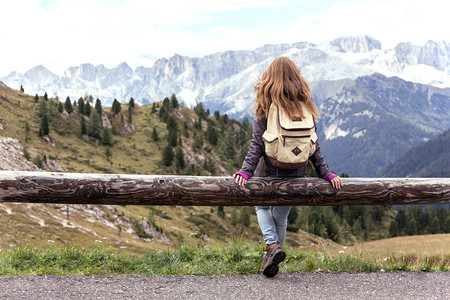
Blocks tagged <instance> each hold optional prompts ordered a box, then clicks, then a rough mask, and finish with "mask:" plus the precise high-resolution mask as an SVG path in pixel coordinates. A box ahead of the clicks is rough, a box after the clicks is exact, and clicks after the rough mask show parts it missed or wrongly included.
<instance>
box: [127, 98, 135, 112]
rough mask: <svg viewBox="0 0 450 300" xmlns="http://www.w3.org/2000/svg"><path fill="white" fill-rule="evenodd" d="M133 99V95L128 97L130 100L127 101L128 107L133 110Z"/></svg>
mask: <svg viewBox="0 0 450 300" xmlns="http://www.w3.org/2000/svg"><path fill="white" fill-rule="evenodd" d="M135 106H136V105H135V104H134V99H133V97H131V98H130V101H129V102H128V109H129V110H133V109H134V108H135Z"/></svg>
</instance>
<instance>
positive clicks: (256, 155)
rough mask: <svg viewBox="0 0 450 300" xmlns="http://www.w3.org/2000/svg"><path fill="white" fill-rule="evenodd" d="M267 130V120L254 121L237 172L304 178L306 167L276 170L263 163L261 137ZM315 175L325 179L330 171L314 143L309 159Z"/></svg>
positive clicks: (251, 174) (263, 155)
mask: <svg viewBox="0 0 450 300" xmlns="http://www.w3.org/2000/svg"><path fill="white" fill-rule="evenodd" d="M266 129H267V119H265V118H264V119H262V120H259V121H256V120H255V121H254V123H253V134H252V140H251V142H250V146H249V149H248V154H247V156H246V157H245V159H244V163H243V164H242V168H241V170H240V171H239V172H242V173H245V174H247V175H249V176H250V177H251V176H276V177H305V176H306V167H300V168H298V169H293V170H285V169H277V168H275V167H273V166H272V165H271V164H270V163H269V162H266V161H265V156H266V155H265V152H264V142H263V140H262V135H263V133H264V131H266ZM309 160H310V161H311V162H312V164H313V166H314V168H315V169H316V171H317V174H318V175H319V177H320V178H326V177H327V176H328V175H329V174H330V171H329V170H328V167H327V166H326V164H325V160H324V159H323V156H322V152H321V151H320V145H319V143H318V142H317V143H316V151H315V152H314V154H313V155H311V156H310V157H309Z"/></svg>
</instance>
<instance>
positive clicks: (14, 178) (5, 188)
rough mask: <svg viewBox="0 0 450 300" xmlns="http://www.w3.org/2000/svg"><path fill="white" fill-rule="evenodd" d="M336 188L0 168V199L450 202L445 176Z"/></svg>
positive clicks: (300, 182)
mask: <svg viewBox="0 0 450 300" xmlns="http://www.w3.org/2000/svg"><path fill="white" fill-rule="evenodd" d="M342 181H343V183H344V187H343V188H342V189H341V190H335V189H333V188H332V187H331V185H330V183H329V182H327V181H325V180H323V179H319V178H291V179H288V178H268V177H266V178H261V177H260V178H258V177H255V178H252V179H250V181H249V182H248V183H247V185H246V186H245V187H239V186H238V185H236V183H235V182H234V179H233V178H232V177H231V176H230V177H201V176H159V175H122V174H85V173H50V172H16V171H0V202H22V203H62V204H121V205H197V206H218V205H223V206H253V205H295V206H316V205H392V204H449V203H450V178H343V179H342Z"/></svg>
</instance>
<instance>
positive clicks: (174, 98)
mask: <svg viewBox="0 0 450 300" xmlns="http://www.w3.org/2000/svg"><path fill="white" fill-rule="evenodd" d="M170 104H171V105H172V108H177V107H178V99H177V96H175V93H172V96H170Z"/></svg>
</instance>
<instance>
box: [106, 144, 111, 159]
mask: <svg viewBox="0 0 450 300" xmlns="http://www.w3.org/2000/svg"><path fill="white" fill-rule="evenodd" d="M105 157H106V160H107V161H109V162H110V163H111V157H112V152H111V149H110V148H109V146H107V147H106V149H105Z"/></svg>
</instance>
